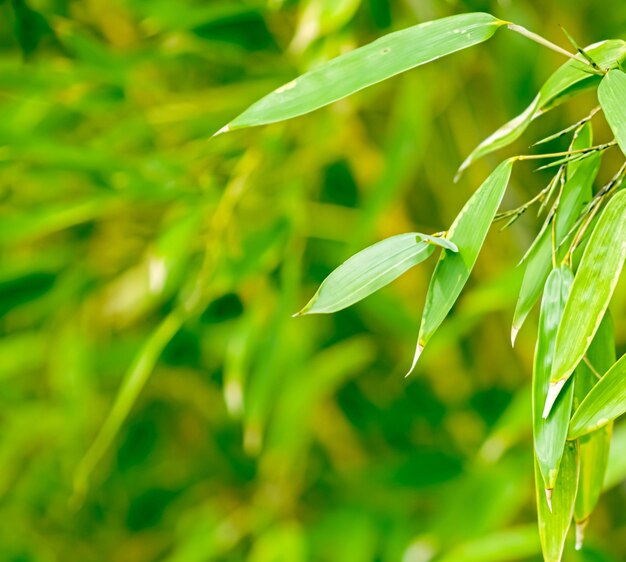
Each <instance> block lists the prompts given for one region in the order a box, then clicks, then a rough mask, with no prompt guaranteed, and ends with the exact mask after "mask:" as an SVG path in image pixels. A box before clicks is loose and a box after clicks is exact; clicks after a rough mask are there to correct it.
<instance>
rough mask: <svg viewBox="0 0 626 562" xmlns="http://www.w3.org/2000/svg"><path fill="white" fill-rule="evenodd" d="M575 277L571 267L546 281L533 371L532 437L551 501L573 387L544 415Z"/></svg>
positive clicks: (558, 271)
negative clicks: (554, 360) (554, 361)
mask: <svg viewBox="0 0 626 562" xmlns="http://www.w3.org/2000/svg"><path fill="white" fill-rule="evenodd" d="M573 279H574V276H573V274H572V272H571V270H570V269H569V268H568V267H565V266H562V267H559V268H557V269H553V270H552V272H551V273H550V275H549V276H548V280H547V281H546V285H545V289H544V292H543V299H542V301H541V312H540V314H539V332H538V334H537V346H536V348H535V360H534V368H533V437H534V443H535V454H536V456H537V464H538V465H539V471H540V472H541V476H542V478H543V484H544V487H545V490H546V497H547V499H548V502H549V501H550V496H551V494H552V490H553V489H554V486H555V484H556V479H557V475H558V473H559V465H560V463H561V457H562V455H563V449H564V447H565V440H566V438H567V429H568V426H569V419H570V415H571V413H572V399H573V390H574V386H573V385H572V384H569V385H568V388H567V389H566V391H564V392H562V393H561V396H560V397H559V400H558V401H557V403H556V404H555V406H554V409H553V411H552V415H551V416H550V417H549V418H548V419H543V418H542V417H541V413H542V410H543V405H544V403H545V400H546V396H547V394H548V387H549V386H550V372H551V368H552V362H553V358H554V344H555V340H556V333H557V330H558V327H559V323H560V321H561V316H562V315H563V309H564V308H565V302H566V300H567V296H568V295H569V291H570V287H571V285H572V281H573Z"/></svg>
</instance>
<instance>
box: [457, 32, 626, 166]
mask: <svg viewBox="0 0 626 562" xmlns="http://www.w3.org/2000/svg"><path fill="white" fill-rule="evenodd" d="M585 51H586V52H587V53H589V54H590V55H591V56H592V57H593V58H594V60H596V61H597V63H598V64H599V65H600V66H602V67H604V68H607V67H611V66H615V65H617V64H619V63H621V62H622V61H623V60H624V59H625V58H626V42H625V41H622V40H610V41H603V42H601V43H595V44H594V45H590V46H589V47H586V48H585ZM596 83H597V78H596V77H595V76H593V75H590V74H589V72H588V71H587V69H586V65H585V64H584V63H582V62H577V61H574V60H570V61H568V62H566V63H565V64H563V65H562V66H561V67H559V68H558V69H557V70H556V71H555V72H554V73H553V74H552V75H551V76H550V77H549V78H548V80H546V82H545V84H544V85H543V86H542V87H541V89H540V90H539V93H538V94H537V96H536V97H535V99H534V100H533V101H532V102H531V103H530V105H529V106H528V107H527V108H526V109H525V110H524V111H523V112H522V113H520V114H519V115H518V116H517V117H515V118H513V119H511V121H509V122H508V123H506V124H504V125H503V126H502V127H500V128H499V129H498V130H497V131H495V132H494V133H493V134H492V135H490V136H489V137H487V138H486V139H485V140H484V141H482V142H481V143H480V144H479V145H478V146H477V147H476V148H475V149H474V150H473V151H472V152H471V153H470V155H469V156H468V157H467V158H466V159H465V161H464V162H463V164H461V167H460V168H459V171H458V173H457V177H458V176H459V175H460V174H461V173H462V172H463V171H464V170H465V169H466V168H467V167H469V166H470V165H471V164H472V163H473V162H475V161H476V160H478V159H479V158H482V157H483V156H485V155H487V154H489V153H491V152H494V151H495V150H499V149H501V148H504V147H505V146H508V145H509V144H511V143H512V142H513V141H515V140H517V139H518V138H519V137H520V136H522V134H523V133H524V131H525V130H526V129H527V128H528V125H530V123H531V122H532V121H533V120H534V119H536V118H537V117H539V116H540V115H543V114H544V113H546V112H547V111H549V110H550V109H552V108H553V107H556V105H558V103H557V102H560V101H563V100H564V99H566V98H568V97H569V96H567V95H565V94H567V93H568V91H569V90H570V89H571V88H572V87H576V91H575V93H578V91H580V90H581V89H584V88H578V86H581V87H582V86H586V87H591V86H593V85H594V84H596Z"/></svg>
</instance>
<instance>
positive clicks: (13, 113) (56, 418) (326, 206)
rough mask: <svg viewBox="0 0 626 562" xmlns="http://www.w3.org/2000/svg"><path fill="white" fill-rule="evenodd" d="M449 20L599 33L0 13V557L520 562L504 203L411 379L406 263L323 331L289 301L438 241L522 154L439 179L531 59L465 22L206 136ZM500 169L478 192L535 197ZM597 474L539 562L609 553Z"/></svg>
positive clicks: (522, 490)
mask: <svg viewBox="0 0 626 562" xmlns="http://www.w3.org/2000/svg"><path fill="white" fill-rule="evenodd" d="M476 10H485V11H488V12H491V13H494V14H495V15H497V16H498V17H501V18H503V19H507V20H513V21H516V22H518V23H520V24H523V25H524V26H526V27H527V28H529V29H533V30H535V31H538V32H540V33H542V34H543V35H545V36H546V37H548V38H550V39H551V40H553V41H555V42H557V43H561V44H564V43H565V40H564V37H563V36H562V35H561V33H560V31H559V29H558V24H562V25H563V26H564V27H566V28H567V29H568V31H569V32H570V33H571V34H572V35H573V36H574V37H576V38H577V40H578V41H579V43H581V44H589V43H592V42H594V41H597V40H601V39H606V38H624V36H625V35H624V34H625V32H626V6H624V5H623V3H622V2H620V1H618V0H612V1H610V2H606V3H602V6H601V7H599V3H598V2H594V1H592V0H581V1H580V2H576V3H575V4H574V3H572V2H567V1H566V0H556V1H554V2H549V3H548V2H538V1H537V2H513V1H508V2H505V1H502V2H496V1H489V0H486V1H474V0H465V1H451V2H444V1H437V0H431V1H429V0H405V1H398V2H391V1H390V0H362V1H361V2H356V1H354V0H341V1H339V0H338V1H337V2H329V1H328V0H307V1H302V2H297V1H295V0H268V1H261V0H247V1H243V0H242V1H238V0H224V1H217V0H214V1H205V2H201V1H199V0H197V1H191V0H180V1H176V2H173V1H167V0H150V1H148V0H124V1H122V0H108V1H106V2H105V1H103V0H81V1H80V2H69V1H67V0H11V1H9V0H5V1H4V2H0V49H1V51H0V168H1V173H0V244H1V253H0V260H1V262H0V263H1V265H2V267H1V269H0V315H1V319H0V333H1V335H2V339H1V340H0V406H1V410H0V412H1V413H0V420H1V424H2V425H1V428H2V431H1V433H0V463H1V467H2V468H1V470H0V498H1V500H0V521H2V522H3V525H2V526H1V527H0V558H1V559H2V560H9V561H16V562H17V561H31V560H32V561H44V562H48V561H56V560H59V561H61V560H63V561H65V560H80V561H86V562H89V561H100V560H116V561H117V560H119V561H126V560H128V561H133V562H143V561H152V560H164V561H168V562H194V561H205V560H233V561H235V560H237V561H238V560H247V561H251V562H281V561H285V562H300V561H308V560H315V561H318V560H319V561H345V562H353V561H354V562H361V561H362V562H367V561H372V562H373V561H384V562H387V561H389V562H391V561H397V560H402V561H403V562H427V561H431V560H432V561H437V560H439V561H442V560H446V561H449V562H452V561H454V562H469V561H485V562H486V561H505V560H511V561H513V560H524V561H532V560H538V559H539V538H538V535H537V533H536V530H535V529H534V523H533V522H534V518H535V514H534V509H535V508H534V498H533V482H532V472H533V469H532V452H531V450H532V449H531V446H532V436H531V422H530V420H531V407H530V387H529V373H530V372H531V364H532V354H533V342H534V332H535V330H536V312H535V313H534V314H533V315H532V316H531V318H532V321H529V322H527V325H526V326H525V327H524V329H523V330H522V332H521V333H520V335H519V338H518V344H517V346H516V348H515V351H511V350H510V345H509V343H508V341H509V335H508V333H509V329H508V326H509V325H510V319H511V316H512V313H513V308H514V306H515V299H516V290H517V289H518V285H519V282H520V276H519V272H518V271H517V270H513V266H514V265H515V263H516V262H517V261H518V259H519V258H520V257H521V256H522V255H523V253H524V252H525V250H526V248H527V246H528V244H529V242H530V240H531V239H532V236H533V234H534V233H536V230H537V224H536V221H535V220H534V219H533V217H532V216H528V217H524V218H523V219H522V220H520V221H518V223H516V225H514V226H513V227H512V228H511V229H509V230H507V231H505V232H504V233H498V232H497V229H492V232H491V234H490V235H489V237H488V239H487V242H486V243H485V247H484V248H483V252H482V254H481V256H480V257H479V259H478V262H477V263H476V267H475V268H474V271H473V274H472V277H471V278H470V281H469V283H468V286H467V287H466V292H465V294H464V295H463V296H462V297H461V300H460V301H459V303H458V304H457V305H456V307H455V309H454V311H453V312H454V313H453V315H452V316H450V317H449V318H448V319H447V320H446V322H445V323H444V324H443V325H442V328H441V329H440V331H439V332H438V333H437V334H436V335H435V336H434V337H433V339H432V340H431V342H430V344H429V347H428V350H427V351H426V352H424V355H423V357H422V358H421V359H420V363H419V365H418V368H417V370H416V373H415V374H414V375H413V376H412V378H409V379H406V380H405V379H404V378H403V377H402V375H403V374H404V372H405V371H406V368H407V366H408V361H409V359H410V355H411V352H412V348H413V345H414V338H415V335H416V333H417V330H418V326H419V319H420V313H421V310H419V304H417V303H421V302H423V297H424V295H425V292H426V289H427V283H428V278H429V276H430V273H431V272H432V267H433V264H431V265H430V266H428V265H427V264H426V265H425V266H424V267H422V266H420V269H419V270H411V272H409V273H408V274H407V275H406V276H405V277H403V278H402V279H400V280H398V281H397V282H395V283H394V284H392V285H391V286H389V287H387V288H386V289H384V290H383V291H382V292H380V293H379V294H376V295H373V296H371V297H369V298H368V299H367V300H365V301H363V302H362V303H359V304H357V305H356V306H354V307H353V308H351V309H348V310H345V311H342V312H340V313H338V314H336V315H335V316H333V317H327V316H312V317H308V318H302V319H292V318H291V314H292V313H293V312H295V311H297V310H298V309H299V308H301V306H302V305H303V304H304V303H305V302H306V300H307V299H308V298H309V297H310V295H311V294H313V292H314V290H315V288H316V287H317V286H318V285H319V283H320V282H321V280H322V279H324V277H325V276H326V275H327V274H328V273H329V272H330V271H331V270H332V269H333V268H334V267H335V266H336V265H337V264H338V263H340V262H341V261H342V260H343V259H345V258H347V257H348V256H349V255H351V254H353V253H354V252H355V251H356V250H358V249H361V248H363V247H365V246H367V245H370V244H372V243H373V242H375V241H376V240H380V239H382V238H385V237H388V236H392V235H394V234H398V233H400V232H411V231H420V232H437V231H440V230H443V229H445V228H447V227H448V225H449V224H450V223H451V222H452V220H453V218H454V217H455V216H456V214H457V213H458V211H459V210H460V208H461V207H462V206H463V203H464V202H465V201H466V200H467V198H468V197H469V194H470V193H471V192H472V191H473V190H475V189H476V187H477V186H478V185H480V183H481V182H482V181H483V180H484V178H485V177H486V176H487V173H488V172H489V171H490V170H491V169H493V167H495V163H496V162H498V161H499V160H500V159H501V158H502V157H504V156H507V155H511V154H516V153H520V152H524V151H526V150H528V149H527V146H528V144H529V143H530V141H529V140H528V139H527V138H526V137H522V138H521V139H520V141H518V143H517V144H516V145H515V146H514V147H512V149H511V151H510V152H507V153H506V154H499V155H496V156H493V157H491V156H490V157H488V158H486V159H485V162H483V163H479V164H476V165H475V166H474V167H472V168H470V169H469V170H468V171H467V172H466V175H465V176H464V177H463V179H462V181H461V182H460V183H459V184H458V185H454V184H453V183H452V178H453V176H454V172H455V170H456V168H457V167H458V165H459V163H460V162H461V161H462V160H463V158H464V156H466V155H467V154H468V153H469V152H470V150H471V149H472V148H473V147H474V146H476V144H477V143H478V142H479V141H480V140H481V139H482V138H484V137H485V136H487V135H488V134H490V133H491V132H492V131H493V130H495V129H496V128H497V127H498V126H500V125H501V124H502V123H503V122H506V121H507V120H508V119H509V118H510V116H511V115H516V114H518V113H520V112H521V111H522V110H523V109H524V108H525V107H526V106H528V104H529V103H530V102H531V101H532V99H533V96H534V92H536V91H537V89H538V88H539V87H540V86H541V84H542V83H543V82H544V81H545V79H546V78H547V77H548V76H549V75H550V73H551V72H553V71H554V69H555V68H557V66H558V65H560V64H561V63H562V62H563V60H562V59H561V58H559V56H558V55H557V54H553V53H548V54H546V52H545V51H544V50H541V48H540V47H538V46H536V45H534V44H532V43H529V42H528V41H526V40H525V39H524V38H523V37H519V36H514V35H513V34H506V35H501V36H496V37H495V38H494V39H492V40H491V41H490V43H489V44H487V45H483V46H479V47H476V48H474V49H473V50H472V51H467V52H463V53H459V54H456V55H453V56H451V57H449V58H447V59H445V60H444V61H439V62H437V63H434V64H432V65H430V66H429V67H425V68H420V69H418V70H415V71H411V72H409V73H408V74H406V75H403V76H400V77H397V78H395V79H393V80H391V81H389V82H387V83H385V84H382V85H378V86H375V87H372V88H370V89H368V90H367V91H363V92H360V93H358V94H356V95H354V96H352V97H350V98H349V99H345V100H342V101H340V102H338V103H336V104H333V105H331V106H328V107H326V108H324V109H321V110H319V111H317V112H315V113H313V114H310V115H307V116H304V117H301V118H299V119H297V120H294V121H291V122H287V123H281V124H277V125H271V126H268V127H264V128H259V129H252V130H246V131H241V132H233V133H231V134H229V135H225V136H220V137H217V138H215V139H212V140H209V138H210V136H211V134H212V133H214V132H215V131H216V130H218V129H219V128H220V127H221V126H222V125H223V124H224V123H227V122H228V121H229V120H231V119H232V118H233V117H235V116H236V115H237V114H239V113H240V112H241V111H242V110H243V109H245V108H246V107H248V105H249V104H250V103H252V102H253V101H255V100H256V99H258V98H260V97H261V96H262V95H263V94H265V93H267V92H269V91H271V90H273V89H274V88H276V87H277V86H279V85H281V84H284V83H286V82H288V81H289V80H291V79H292V78H293V77H294V76H296V75H298V74H301V73H302V72H305V71H307V70H309V69H311V68H314V67H315V66H316V65H317V64H319V63H320V62H322V61H325V60H328V59H329V58H331V57H333V56H336V55H337V54H339V53H342V52H345V51H347V50H348V49H352V48H354V47H356V46H358V45H362V44H364V43H366V42H368V41H371V40H372V39H375V38H376V37H378V36H380V35H382V34H384V33H387V32H390V31H392V30H395V29H401V28H403V27H406V26H409V25H414V24H416V23H419V22H421V21H425V20H430V19H434V18H438V17H443V16H447V15H451V14H455V13H461V12H467V11H476ZM596 103H597V100H595V99H594V97H593V95H591V94H590V95H587V94H585V95H583V96H582V97H581V98H580V100H577V101H576V102H575V103H572V104H569V105H567V106H563V107H562V108H559V109H557V110H555V111H554V112H552V113H550V114H548V115H546V116H545V117H544V118H542V120H537V121H536V122H535V123H533V124H532V125H531V126H530V128H529V133H532V135H533V139H537V138H541V137H542V136H546V135H547V134H550V133H551V132H553V131H555V130H558V129H560V128H562V127H565V126H567V125H568V124H569V123H572V122H574V121H576V120H577V119H579V118H581V117H583V116H585V115H586V114H587V113H588V112H589V110H590V109H591V108H592V107H594V106H595V105H596ZM602 125H603V124H602V123H600V124H599V126H598V127H596V137H597V139H598V141H599V142H602V141H603V140H604V139H605V138H607V137H608V136H609V134H610V133H609V129H608V126H606V125H605V126H604V128H603V126H602ZM559 142H560V141H554V143H553V144H554V147H555V150H556V149H563V148H566V147H563V146H559ZM607 156H608V157H607V158H605V161H606V162H607V165H606V166H605V165H604V164H603V167H602V169H601V170H600V173H599V177H600V180H599V181H606V179H607V178H608V177H610V174H611V167H610V164H611V156H609V155H607ZM613 157H615V156H613ZM518 166H519V167H518V169H516V176H515V177H514V178H513V180H512V182H513V183H512V185H511V188H510V190H509V192H508V194H507V195H506V197H505V202H504V204H505V206H506V207H515V206H516V205H518V204H519V203H520V202H522V201H524V200H526V199H528V197H529V196H532V195H533V194H534V190H535V187H536V186H537V185H538V184H541V182H544V184H545V183H547V182H548V181H549V177H550V175H549V172H545V173H544V172H538V173H533V172H532V168H531V166H530V164H529V163H524V164H522V163H520V164H519V165H518ZM423 265H424V264H423ZM624 289H626V284H625V283H624V281H621V282H620V285H618V288H617V290H616V292H615V297H614V299H613V315H614V317H615V323H616V332H615V334H616V342H617V345H618V350H619V351H623V350H624V345H625V343H626V341H625V340H626V338H625V337H624V334H625V329H626V291H625V290H624ZM620 354H621V353H620ZM124 381H126V386H125V387H123V386H122V385H123V382H124ZM144 383H145V384H144ZM121 387H123V388H126V389H127V392H126V394H124V395H122V397H121V401H120V399H118V402H117V406H116V409H115V410H114V412H115V413H116V415H117V417H116V418H109V419H110V420H111V419H112V421H110V423H109V424H108V425H106V426H105V430H106V431H107V432H108V433H105V434H101V435H104V437H101V438H100V440H99V441H95V440H96V436H97V435H98V434H99V432H100V430H101V428H102V427H103V424H104V423H105V419H107V416H108V415H109V412H110V411H111V408H112V406H113V404H114V402H115V399H116V395H117V392H118V390H119V389H120V388H121ZM135 398H136V399H135ZM118 429H119V431H118ZM623 433H624V432H623V431H621V428H620V425H619V423H618V424H617V426H616V439H617V437H618V436H621V437H620V440H619V441H617V443H616V445H615V448H614V451H617V452H620V451H621V452H622V453H623V451H624V450H626V440H625V439H624V436H623ZM94 441H95V446H94ZM88 451H91V452H92V454H91V456H90V457H89V456H88V457H87V460H85V455H86V454H87V452H88ZM94 451H95V452H94ZM622 465H623V454H622V455H621V456H620V455H619V454H616V453H615V452H612V453H611V460H610V462H609V476H610V477H609V478H608V479H607V481H608V483H609V484H610V486H611V491H610V492H609V493H608V494H607V495H605V496H603V498H602V499H601V500H600V505H599V507H598V509H597V514H595V515H594V518H593V519H592V521H591V523H590V526H589V529H588V530H587V535H588V539H587V543H588V544H587V545H586V546H585V548H584V549H583V551H581V552H580V553H577V554H575V553H574V552H573V550H572V540H571V539H572V537H570V540H569V541H568V542H567V544H566V554H565V558H564V559H565V560H571V561H575V562H586V561H589V562H591V561H594V562H595V561H602V562H618V561H620V560H623V559H624V558H625V557H626V539H625V536H626V517H625V513H626V512H625V511H624V509H623V502H624V500H625V497H624V495H625V489H624V487H623V485H620V484H619V482H621V481H622V479H623V476H624V467H623V466H622ZM91 469H93V470H91Z"/></svg>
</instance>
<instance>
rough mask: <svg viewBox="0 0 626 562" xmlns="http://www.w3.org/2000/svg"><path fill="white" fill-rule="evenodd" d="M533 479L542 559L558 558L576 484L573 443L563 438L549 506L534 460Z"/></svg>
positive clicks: (552, 560) (552, 561)
mask: <svg viewBox="0 0 626 562" xmlns="http://www.w3.org/2000/svg"><path fill="white" fill-rule="evenodd" d="M535 481H536V483H537V515H538V520H539V538H540V540H541V549H542V550H543V557H544V560H545V562H560V561H561V557H562V556H563V547H564V545H565V539H566V537H567V531H568V530H569V528H570V525H571V522H572V515H573V512H574V501H575V499H576V488H577V486H578V450H577V448H576V444H575V443H573V442H569V441H568V442H567V443H566V445H565V451H564V452H563V459H562V461H561V470H560V472H559V477H558V479H557V481H556V486H555V487H554V491H553V493H552V506H550V505H548V502H547V500H546V496H545V494H544V493H543V490H542V489H541V484H542V478H541V472H540V470H539V465H538V463H537V462H535Z"/></svg>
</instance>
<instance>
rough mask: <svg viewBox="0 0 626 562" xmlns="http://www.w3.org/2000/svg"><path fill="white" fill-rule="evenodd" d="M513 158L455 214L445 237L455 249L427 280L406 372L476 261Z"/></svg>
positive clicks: (439, 263) (442, 255)
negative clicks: (420, 319) (418, 325)
mask: <svg viewBox="0 0 626 562" xmlns="http://www.w3.org/2000/svg"><path fill="white" fill-rule="evenodd" d="M512 166H513V160H506V161H504V162H502V163H501V164H500V165H499V166H498V167H497V168H496V169H495V170H494V171H493V172H492V173H491V175H490V176H489V177H488V178H487V179H486V180H485V181H484V182H483V184H482V185H481V186H480V187H479V188H478V190H477V191H476V192H475V193H474V195H472V196H471V197H470V199H469V200H468V201H467V203H466V204H465V206H464V207H463V209H462V210H461V212H460V213H459V214H458V216H457V217H456V219H454V222H453V223H452V226H451V227H450V230H449V231H448V235H447V238H448V239H449V240H450V241H451V242H454V243H455V244H456V245H457V247H458V249H459V251H458V253H452V252H448V251H444V252H442V254H441V258H440V260H439V262H437V266H436V267H435V271H434V272H433V276H432V278H431V280H430V286H429V287H428V293H427V295H426V304H425V305H424V314H423V316H422V323H421V325H420V331H419V336H418V341H417V348H416V350H415V355H414V358H413V364H412V366H411V369H410V370H409V374H410V373H411V371H413V369H414V368H415V365H416V364H417V360H418V359H419V356H420V353H421V352H422V350H423V349H424V346H425V345H426V344H427V343H428V341H429V340H430V338H431V337H432V335H433V334H434V333H435V331H436V330H437V328H438V327H439V326H440V324H441V323H442V322H443V320H444V318H445V317H446V316H447V314H448V312H450V309H451V308H452V306H453V305H454V303H455V302H456V300H457V298H458V296H459V294H460V293H461V290H462V289H463V287H464V286H465V283H466V282H467V279H468V277H469V275H470V273H471V271H472V268H473V267H474V264H475V263H476V258H477V257H478V254H479V252H480V249H481V248H482V245H483V242H484V241H485V237H486V236H487V232H488V231H489V227H490V226H491V222H492V221H493V218H494V216H495V214H496V211H497V210H498V207H499V205H500V202H501V201H502V197H503V196H504V192H505V191H506V187H507V185H508V183H509V178H510V176H511V168H512Z"/></svg>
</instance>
